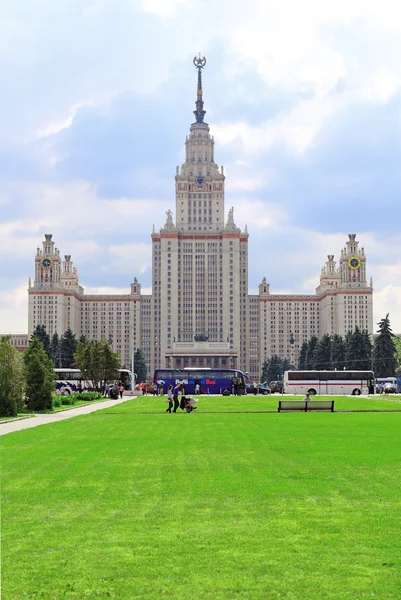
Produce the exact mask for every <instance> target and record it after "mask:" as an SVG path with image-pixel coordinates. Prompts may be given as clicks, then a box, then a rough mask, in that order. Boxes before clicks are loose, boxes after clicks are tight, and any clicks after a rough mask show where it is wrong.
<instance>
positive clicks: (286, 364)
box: [280, 358, 295, 379]
mask: <svg viewBox="0 0 401 600" xmlns="http://www.w3.org/2000/svg"><path fill="white" fill-rule="evenodd" d="M286 371H295V367H294V365H293V364H292V363H290V361H289V360H288V358H282V359H281V377H280V379H283V377H284V373H285V372H286Z"/></svg>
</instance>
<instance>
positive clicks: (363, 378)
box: [284, 371, 375, 396]
mask: <svg viewBox="0 0 401 600" xmlns="http://www.w3.org/2000/svg"><path fill="white" fill-rule="evenodd" d="M374 383H375V376H374V373H373V371H286V372H285V373H284V392H285V393H286V394H306V393H307V392H309V394H310V395H311V396H314V395H315V394H318V395H319V396H320V395H321V396H325V395H331V396H342V395H349V394H352V395H353V396H359V395H360V394H374V393H375V386H374Z"/></svg>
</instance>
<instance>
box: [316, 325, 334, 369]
mask: <svg viewBox="0 0 401 600" xmlns="http://www.w3.org/2000/svg"><path fill="white" fill-rule="evenodd" d="M314 365H315V366H314V368H315V369H318V370H319V371H329V370H330V369H331V337H330V336H329V335H328V334H327V333H325V334H324V335H323V336H322V337H321V338H320V339H319V340H318V342H317V344H316V348H315V353H314Z"/></svg>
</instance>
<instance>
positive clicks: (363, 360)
mask: <svg viewBox="0 0 401 600" xmlns="http://www.w3.org/2000/svg"><path fill="white" fill-rule="evenodd" d="M345 363H346V367H347V369H348V370H349V371H364V370H366V369H371V367H372V344H371V341H370V337H369V334H368V333H367V332H366V331H361V330H360V329H359V327H355V331H353V332H352V331H349V332H348V333H347V335H346V336H345Z"/></svg>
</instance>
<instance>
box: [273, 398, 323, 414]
mask: <svg viewBox="0 0 401 600" xmlns="http://www.w3.org/2000/svg"><path fill="white" fill-rule="evenodd" d="M296 410H298V411H302V412H312V411H314V410H328V411H330V412H334V400H279V402H278V412H286V411H296Z"/></svg>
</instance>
